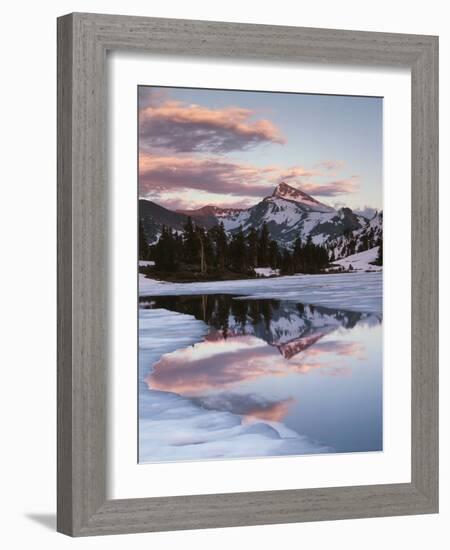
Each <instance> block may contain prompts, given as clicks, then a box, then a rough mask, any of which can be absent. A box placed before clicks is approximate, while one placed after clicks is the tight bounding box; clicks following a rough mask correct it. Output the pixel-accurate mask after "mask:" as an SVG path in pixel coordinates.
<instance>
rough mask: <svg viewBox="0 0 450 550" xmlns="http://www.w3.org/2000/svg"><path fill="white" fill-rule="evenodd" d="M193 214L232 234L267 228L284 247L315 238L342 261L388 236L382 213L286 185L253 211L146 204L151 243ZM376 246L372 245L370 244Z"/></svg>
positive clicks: (142, 212)
mask: <svg viewBox="0 0 450 550" xmlns="http://www.w3.org/2000/svg"><path fill="white" fill-rule="evenodd" d="M188 216H191V218H192V220H193V221H194V222H195V223H197V224H199V225H202V226H204V227H205V228H207V229H208V228H210V227H213V226H214V225H217V224H219V223H223V225H224V228H225V231H226V232H228V233H229V234H230V235H232V234H233V233H235V232H237V231H239V229H241V228H242V230H243V231H244V233H247V232H248V231H249V230H250V229H252V228H253V229H256V230H258V231H259V230H260V229H261V227H262V226H263V224H266V225H267V228H268V230H269V233H270V236H271V238H272V239H275V240H276V241H277V242H278V244H279V245H280V246H282V247H287V248H291V247H292V246H293V244H294V241H295V240H296V239H297V238H300V239H301V240H303V241H305V240H306V239H307V238H308V237H311V238H312V241H313V243H314V244H321V245H326V246H327V248H328V249H329V250H330V256H331V250H333V258H342V257H345V256H348V255H350V254H353V253H355V252H360V251H361V250H365V249H367V248H370V247H372V246H374V245H378V244H379V239H380V237H381V234H382V214H381V213H377V214H376V215H375V216H374V217H373V218H372V220H370V222H369V223H368V220H367V218H365V217H364V216H362V215H360V214H355V213H354V212H353V211H352V210H351V209H350V208H346V207H344V208H340V209H339V210H336V209H334V208H332V207H331V206H328V205H326V204H323V203H321V202H319V201H318V200H316V199H314V198H313V197H311V196H310V195H308V194H307V193H305V192H303V191H301V190H300V189H296V188H294V187H292V186H290V185H288V184H287V183H285V182H282V183H280V184H279V185H277V187H276V188H275V189H274V191H273V193H272V194H271V195H269V196H267V197H265V198H264V199H262V200H261V201H260V202H258V203H257V204H255V205H254V206H252V207H250V208H247V209H242V210H240V209H238V208H219V207H216V206H213V205H207V206H204V207H203V208H199V209H197V210H190V211H189V210H183V211H177V212H171V211H170V210H167V209H165V208H163V207H160V206H158V205H156V204H155V203H151V202H150V201H145V200H141V201H140V218H141V220H142V221H143V224H144V228H145V231H146V234H147V236H148V239H149V242H150V243H154V242H156V241H157V239H158V236H159V235H160V233H161V227H162V225H163V224H164V225H168V226H169V227H172V228H173V229H175V230H180V229H181V228H182V227H183V225H184V224H185V223H186V221H187V218H188ZM369 245H370V246H369Z"/></svg>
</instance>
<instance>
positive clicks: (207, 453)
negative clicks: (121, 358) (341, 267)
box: [139, 273, 382, 462]
mask: <svg viewBox="0 0 450 550" xmlns="http://www.w3.org/2000/svg"><path fill="white" fill-rule="evenodd" d="M337 278H339V280H338V279H337ZM280 281H284V282H280ZM308 287H309V291H308ZM140 294H141V301H140V308H139V461H140V462H155V461H156V462H157V461H172V460H204V459H221V458H246V457H247V458H249V457H257V456H281V455H302V454H312V453H327V452H328V453H329V452H358V451H377V450H381V448H382V363H381V357H382V353H381V350H382V345H381V343H382V342H381V326H382V324H381V323H382V319H381V276H380V274H369V273H365V274H346V275H324V276H295V277H280V278H277V279H266V280H248V281H247V280H246V281H238V282H236V281H226V282H219V283H190V284H171V283H160V282H154V281H151V280H149V279H145V280H144V281H142V280H141V284H140ZM361 294H364V296H361ZM307 297H309V298H307ZM313 300H314V303H312V301H313ZM350 305H352V306H353V307H349V306H350Z"/></svg>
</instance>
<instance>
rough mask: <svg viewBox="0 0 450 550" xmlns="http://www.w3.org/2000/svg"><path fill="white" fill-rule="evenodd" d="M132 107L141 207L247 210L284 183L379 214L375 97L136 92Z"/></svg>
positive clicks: (379, 118) (378, 102) (378, 103)
mask: <svg viewBox="0 0 450 550" xmlns="http://www.w3.org/2000/svg"><path fill="white" fill-rule="evenodd" d="M138 103H139V105H138V116H139V196H140V197H141V198H147V199H149V200H152V201H154V202H156V203H158V204H160V205H162V206H164V207H166V208H170V209H195V208H200V207H202V206H206V205H209V204H213V205H216V206H221V207H238V208H247V207H249V206H252V205H254V204H256V203H257V202H259V201H260V200H261V199H262V198H264V197H266V196H268V195H270V194H271V193H272V192H273V190H274V188H275V187H276V185H277V184H278V183H281V182H282V181H284V182H286V183H288V184H289V185H292V186H293V187H296V188H298V189H301V190H302V191H304V192H306V193H308V194H310V195H312V196H313V197H315V198H316V199H317V200H319V201H321V202H324V203H326V204H329V205H331V206H335V207H340V206H349V207H350V208H352V209H357V210H360V211H364V210H366V211H368V210H367V209H382V145H383V144H382V133H383V126H382V124H383V112H382V109H383V100H382V98H379V97H359V96H358V97H355V96H332V95H320V94H297V93H295V94H294V93H282V92H280V93H278V92H249V91H234V90H207V89H196V88H163V87H152V86H139V88H138Z"/></svg>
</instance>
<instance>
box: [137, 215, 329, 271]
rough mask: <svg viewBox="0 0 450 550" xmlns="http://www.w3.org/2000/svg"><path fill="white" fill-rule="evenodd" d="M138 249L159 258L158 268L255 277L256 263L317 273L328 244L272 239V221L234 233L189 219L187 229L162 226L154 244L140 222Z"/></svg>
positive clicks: (324, 261)
mask: <svg viewBox="0 0 450 550" xmlns="http://www.w3.org/2000/svg"><path fill="white" fill-rule="evenodd" d="M142 242H144V244H142ZM139 253H140V257H141V259H152V260H154V262H155V269H156V270H157V271H159V272H170V273H177V272H186V271H190V272H196V273H200V274H201V275H207V274H210V275H215V276H216V277H220V276H226V274H227V273H230V272H233V273H239V274H245V275H247V276H253V275H254V268H256V267H271V268H272V269H279V270H280V272H281V273H283V274H292V273H316V272H318V271H320V270H321V269H323V268H324V267H325V266H326V265H327V264H328V253H327V250H326V248H325V247H323V246H318V245H315V244H314V243H313V242H312V240H311V238H308V239H307V240H306V242H304V243H302V241H301V240H300V239H299V238H298V239H297V240H296V241H295V243H294V247H293V250H292V251H289V250H287V249H280V247H279V246H278V243H277V242H276V241H275V240H273V239H271V237H270V233H269V229H268V227H267V224H263V225H262V227H261V229H260V230H259V231H258V230H256V229H254V228H251V229H250V230H249V231H248V232H247V233H244V231H243V229H242V227H240V228H239V230H238V231H236V232H235V233H234V234H233V235H232V236H231V237H230V236H228V235H227V233H226V232H225V228H224V225H223V223H220V224H219V225H217V226H214V227H212V228H211V229H209V230H206V229H205V228H204V227H202V226H199V225H197V224H195V223H194V222H193V221H192V219H191V218H190V217H189V218H188V220H187V222H186V224H185V226H184V228H183V230H182V231H174V230H173V229H172V228H170V227H167V226H163V227H162V231H161V236H160V238H159V240H158V242H157V244H155V245H152V246H150V247H148V246H147V245H146V243H145V231H144V228H143V226H142V224H140V228H139Z"/></svg>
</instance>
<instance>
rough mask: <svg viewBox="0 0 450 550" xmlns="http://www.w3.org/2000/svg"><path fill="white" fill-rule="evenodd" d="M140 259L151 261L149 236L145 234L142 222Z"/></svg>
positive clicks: (140, 227)
mask: <svg viewBox="0 0 450 550" xmlns="http://www.w3.org/2000/svg"><path fill="white" fill-rule="evenodd" d="M138 238H139V259H140V260H148V259H149V253H150V250H149V246H148V242H147V235H146V234H145V230H144V224H143V223H142V220H141V219H140V220H139V236H138Z"/></svg>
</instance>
